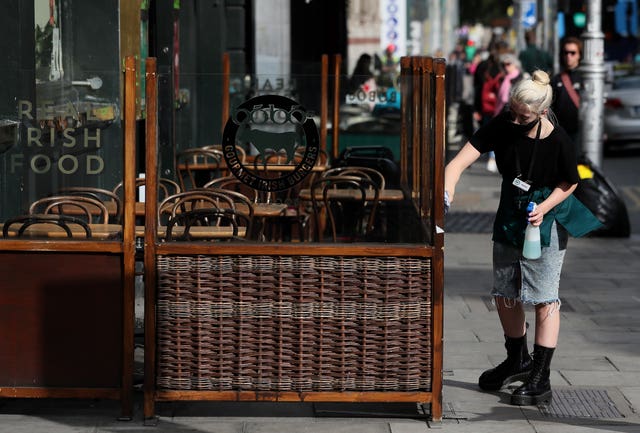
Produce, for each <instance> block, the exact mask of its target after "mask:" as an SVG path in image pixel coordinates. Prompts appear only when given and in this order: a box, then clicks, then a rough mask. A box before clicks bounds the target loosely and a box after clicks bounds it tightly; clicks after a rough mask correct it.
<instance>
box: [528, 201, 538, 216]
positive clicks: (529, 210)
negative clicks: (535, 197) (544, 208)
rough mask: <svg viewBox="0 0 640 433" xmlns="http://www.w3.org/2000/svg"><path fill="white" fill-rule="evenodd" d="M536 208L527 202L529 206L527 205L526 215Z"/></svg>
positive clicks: (532, 203)
mask: <svg viewBox="0 0 640 433" xmlns="http://www.w3.org/2000/svg"><path fill="white" fill-rule="evenodd" d="M535 208H536V204H535V203H534V202H532V201H530V202H529V204H528V205H527V213H529V212H533V210H534V209H535Z"/></svg>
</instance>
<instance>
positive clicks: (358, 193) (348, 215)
mask: <svg viewBox="0 0 640 433" xmlns="http://www.w3.org/2000/svg"><path fill="white" fill-rule="evenodd" d="M310 192H311V203H312V207H313V213H314V215H315V219H316V227H317V229H318V230H317V231H318V233H317V236H318V240H319V241H321V240H322V239H323V233H322V228H323V227H325V224H324V222H323V221H322V220H321V219H320V217H321V215H322V212H321V206H320V204H322V207H323V208H324V209H325V210H326V215H327V217H328V219H329V229H330V231H331V236H332V239H333V242H337V241H338V240H339V239H340V240H341V241H345V242H353V241H359V240H366V239H367V237H368V236H369V235H371V233H372V232H373V229H374V223H375V217H376V211H377V208H378V203H379V200H380V190H379V188H378V186H377V184H376V183H375V182H374V181H372V180H371V179H367V178H363V177H356V176H328V177H322V178H320V179H318V180H317V181H315V182H314V183H313V185H311V191H310Z"/></svg>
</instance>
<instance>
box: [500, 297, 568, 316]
mask: <svg viewBox="0 0 640 433" xmlns="http://www.w3.org/2000/svg"><path fill="white" fill-rule="evenodd" d="M491 296H492V298H491V305H493V306H494V307H495V306H496V298H502V299H503V304H504V306H505V308H513V307H515V306H516V304H517V303H521V304H523V305H533V306H537V305H551V304H555V305H556V306H557V307H556V308H553V309H552V310H551V311H550V312H549V315H550V316H551V315H552V314H553V313H555V312H556V311H559V310H560V307H561V306H562V301H561V300H560V298H555V299H551V300H545V301H536V300H533V299H522V298H521V297H520V296H517V297H515V298H513V297H509V296H505V295H503V294H501V293H499V292H496V291H492V292H491Z"/></svg>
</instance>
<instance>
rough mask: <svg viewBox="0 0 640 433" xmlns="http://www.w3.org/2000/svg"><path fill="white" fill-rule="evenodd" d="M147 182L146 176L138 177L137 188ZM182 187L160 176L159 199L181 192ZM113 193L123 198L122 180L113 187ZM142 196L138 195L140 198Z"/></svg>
mask: <svg viewBox="0 0 640 433" xmlns="http://www.w3.org/2000/svg"><path fill="white" fill-rule="evenodd" d="M146 184H147V179H146V178H144V177H138V178H136V188H137V187H140V186H145V185H146ZM181 191H182V189H181V188H180V185H178V183H177V182H175V181H173V180H171V179H167V178H159V179H158V201H160V200H164V199H165V198H166V197H169V196H170V195H173V194H177V193H179V192H181ZM113 193H114V194H115V195H116V196H117V197H120V199H122V182H120V183H118V184H117V185H116V186H115V187H114V188H113ZM139 199H140V197H138V200H139Z"/></svg>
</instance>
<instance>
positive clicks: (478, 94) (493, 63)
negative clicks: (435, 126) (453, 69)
mask: <svg viewBox="0 0 640 433" xmlns="http://www.w3.org/2000/svg"><path fill="white" fill-rule="evenodd" d="M508 51H509V45H508V44H507V43H506V42H505V41H503V40H501V39H494V40H492V41H491V43H490V44H489V56H488V57H487V58H486V59H485V60H483V61H481V62H480V63H479V64H478V65H477V66H476V69H475V73H474V74H473V90H474V97H473V117H474V119H475V120H476V122H477V123H479V124H480V125H481V126H482V125H485V124H486V123H487V122H488V121H489V120H490V119H491V118H492V117H493V113H494V111H495V105H493V104H487V101H486V100H483V99H484V98H486V93H485V94H483V93H484V92H483V88H485V83H486V82H487V81H488V80H495V79H496V78H497V77H498V76H499V75H501V74H502V73H503V71H502V67H501V66H500V56H501V55H502V54H504V53H507V52H508ZM487 170H489V171H491V172H492V173H495V172H496V171H497V168H496V160H495V155H494V154H493V152H489V154H488V155H487Z"/></svg>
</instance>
